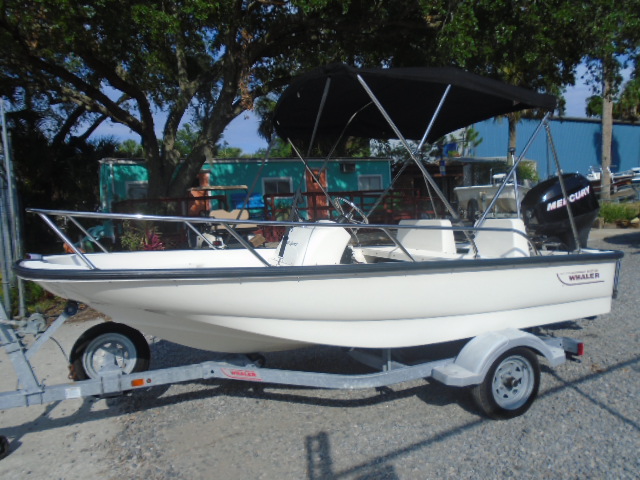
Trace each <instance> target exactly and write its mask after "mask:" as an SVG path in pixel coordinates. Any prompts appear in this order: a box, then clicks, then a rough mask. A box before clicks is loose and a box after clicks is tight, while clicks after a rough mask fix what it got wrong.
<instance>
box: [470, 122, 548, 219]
mask: <svg viewBox="0 0 640 480" xmlns="http://www.w3.org/2000/svg"><path fill="white" fill-rule="evenodd" d="M550 115H551V113H547V114H546V115H545V116H544V118H543V119H542V121H541V122H540V124H539V125H538V127H537V128H536V129H535V131H534V132H533V134H532V135H531V138H529V141H528V142H527V144H526V145H525V147H524V150H522V153H521V154H520V155H519V156H518V160H516V161H515V162H514V163H513V166H512V167H511V170H509V173H507V176H506V177H504V182H502V185H500V188H498V191H497V192H496V194H495V195H494V196H493V199H492V200H491V203H490V204H489V206H488V207H487V208H486V209H485V211H484V213H483V214H482V217H480V220H478V222H477V223H476V225H477V226H478V227H481V226H482V224H483V223H484V221H485V220H486V218H487V215H488V214H489V212H490V211H491V210H492V209H493V207H494V206H495V204H496V202H497V201H498V198H499V197H500V195H501V194H502V191H503V190H504V189H505V187H506V186H507V182H508V181H509V179H510V178H511V177H512V176H513V179H514V182H515V181H517V179H516V177H515V175H514V172H515V171H516V169H517V168H518V165H520V162H521V161H522V159H523V158H524V156H525V155H526V153H527V152H528V151H529V148H530V147H531V144H532V143H533V141H534V140H535V139H536V137H537V136H538V134H539V133H540V130H541V129H542V127H543V126H544V125H546V122H547V119H548V118H549V116H550ZM517 201H518V199H517V197H516V202H517Z"/></svg>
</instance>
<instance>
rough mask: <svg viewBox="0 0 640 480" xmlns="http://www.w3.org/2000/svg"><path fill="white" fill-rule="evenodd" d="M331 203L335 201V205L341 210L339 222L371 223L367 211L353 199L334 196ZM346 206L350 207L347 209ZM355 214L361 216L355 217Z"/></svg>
mask: <svg viewBox="0 0 640 480" xmlns="http://www.w3.org/2000/svg"><path fill="white" fill-rule="evenodd" d="M331 203H333V207H334V208H335V209H336V210H337V211H338V212H340V217H339V218H338V222H341V221H342V222H344V221H346V222H348V223H360V224H364V223H369V219H368V218H367V216H366V215H365V213H364V212H363V211H362V210H361V209H360V207H358V206H357V205H356V204H355V203H353V202H352V201H351V200H347V199H346V198H343V197H333V198H332V199H331ZM345 207H349V208H348V209H345ZM354 214H357V215H358V217H359V218H354Z"/></svg>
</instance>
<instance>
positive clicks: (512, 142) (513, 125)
mask: <svg viewBox="0 0 640 480" xmlns="http://www.w3.org/2000/svg"><path fill="white" fill-rule="evenodd" d="M507 119H508V120H509V148H508V149H507V152H511V151H513V152H515V151H516V143H517V137H518V134H517V126H518V119H517V118H516V115H515V114H513V113H510V114H508V115H507ZM512 149H513V150H512ZM513 162H514V158H513V157H512V156H511V155H509V154H507V165H508V166H510V167H511V166H512V165H513Z"/></svg>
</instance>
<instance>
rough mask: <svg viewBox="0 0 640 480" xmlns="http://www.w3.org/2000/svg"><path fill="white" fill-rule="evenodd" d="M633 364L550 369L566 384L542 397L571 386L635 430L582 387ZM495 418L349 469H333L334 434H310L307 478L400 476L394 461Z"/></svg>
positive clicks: (384, 479) (637, 364)
mask: <svg viewBox="0 0 640 480" xmlns="http://www.w3.org/2000/svg"><path fill="white" fill-rule="evenodd" d="M629 367H631V368H633V369H638V368H640V357H636V358H635V359H632V360H628V361H626V362H622V363H619V364H616V365H613V366H612V367H610V368H608V369H607V370H605V371H603V372H596V373H594V374H591V375H585V376H584V377H582V378H580V379H578V380H574V381H570V382H567V381H564V380H563V379H562V378H561V377H560V376H559V375H557V374H556V373H554V372H553V371H552V370H550V369H547V371H549V372H550V374H551V375H553V376H554V377H555V378H556V379H557V380H559V381H560V382H562V383H563V385H560V386H558V387H555V388H552V389H550V390H547V391H546V392H545V393H543V394H542V395H540V396H539V397H538V398H544V397H547V396H551V395H554V394H556V393H558V392H559V391H561V390H563V389H565V388H571V389H573V390H574V391H575V392H577V393H578V394H579V395H581V396H583V397H584V398H586V399H587V400H589V401H590V402H591V403H592V404H594V405H595V406H596V407H597V408H599V409H602V410H604V411H605V412H606V413H608V414H610V415H612V416H614V417H616V418H618V419H619V420H620V421H622V422H624V423H626V424H627V425H629V426H631V427H632V428H634V429H635V430H638V431H640V424H638V422H637V421H636V420H635V419H631V418H628V417H625V416H624V415H623V414H622V413H620V412H619V411H617V410H616V409H614V408H612V407H610V406H609V405H607V404H605V403H603V402H601V401H599V400H597V399H596V398H594V397H593V396H592V395H589V394H588V393H587V392H586V391H584V390H583V389H582V388H581V385H583V384H585V383H587V382H589V381H592V380H596V379H598V378H601V377H604V376H606V375H608V374H611V373H613V372H615V371H618V370H621V369H625V368H629ZM491 421H494V420H488V419H484V418H478V419H477V420H473V421H470V422H467V423H466V424H464V425H459V426H457V427H456V428H453V429H450V430H448V431H444V432H438V433H437V434H436V435H433V436H430V437H428V438H425V439H423V440H421V441H419V442H415V443H413V444H410V445H407V446H405V447H403V448H399V449H397V450H394V451H391V452H389V453H386V454H385V455H381V456H378V457H376V458H374V459H373V460H371V461H369V462H366V463H362V464H360V465H355V466H352V467H350V468H349V469H347V470H343V471H335V470H334V468H333V465H334V462H333V460H332V453H331V444H330V436H329V434H327V433H326V432H320V433H319V434H317V435H313V436H309V437H307V439H306V442H305V443H306V445H305V447H306V452H307V478H308V480H339V479H341V478H345V479H351V478H358V479H367V480H395V479H397V478H399V477H398V475H397V474H396V472H395V468H394V466H393V462H395V461H399V460H400V459H401V458H402V457H403V456H406V455H409V454H411V453H413V452H415V451H419V450H423V449H426V448H428V447H429V446H431V445H435V444H438V443H441V442H444V441H446V440H448V439H450V438H455V437H458V436H461V435H463V434H464V433H465V432H467V431H469V430H473V429H474V428H477V427H479V426H480V425H482V424H483V423H485V422H491Z"/></svg>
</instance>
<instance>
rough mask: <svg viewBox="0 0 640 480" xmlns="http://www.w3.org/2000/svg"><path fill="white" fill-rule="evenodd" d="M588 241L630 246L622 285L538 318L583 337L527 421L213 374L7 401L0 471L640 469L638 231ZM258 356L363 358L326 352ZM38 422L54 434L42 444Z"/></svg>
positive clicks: (345, 475)
mask: <svg viewBox="0 0 640 480" xmlns="http://www.w3.org/2000/svg"><path fill="white" fill-rule="evenodd" d="M590 244H591V245H594V246H598V247H605V248H616V249H620V250H623V251H624V252H625V258H624V260H623V266H622V273H621V281H620V293H619V297H618V299H617V300H616V301H614V306H613V311H612V313H611V314H609V315H606V316H602V317H598V318H596V319H594V320H581V321H580V322H575V323H574V322H569V323H565V324H563V325H560V326H556V327H554V328H553V329H548V330H549V331H550V332H551V333H553V334H556V335H566V336H573V337H576V338H579V339H582V340H584V341H585V344H586V355H585V356H584V357H583V358H582V360H581V361H580V362H568V363H566V364H565V365H563V366H560V367H558V368H556V369H553V370H552V369H549V368H547V367H543V375H542V386H541V390H540V395H539V398H538V399H537V400H536V402H534V404H533V406H532V408H531V410H529V412H527V413H526V414H525V415H524V416H522V417H518V418H515V419H512V420H509V421H492V420H487V419H485V418H484V417H482V416H480V415H479V414H478V412H477V410H476V408H475V406H474V404H473V403H472V402H471V400H470V399H469V398H468V396H467V395H466V394H465V391H463V390H459V389H454V388H448V387H444V386H442V385H439V384H438V383H435V382H434V383H430V382H428V381H424V380H418V381H414V382H409V383H404V384H401V385H396V386H393V387H391V388H384V389H378V390H374V389H370V390H358V391H333V390H318V389H302V388H290V387H286V388H285V387H277V386H269V385H256V384H249V383H243V382H220V381H217V380H207V381H199V382H193V383H187V384H176V385H172V386H165V387H156V388H152V389H150V390H147V391H138V392H135V394H133V395H132V396H130V397H123V398H117V399H111V400H110V401H109V402H108V403H107V402H106V401H105V400H100V401H93V400H91V401H89V400H86V401H85V402H84V403H81V404H79V405H75V404H72V405H71V406H70V407H66V408H69V409H71V410H72V411H73V414H72V415H71V417H73V416H74V415H75V418H76V419H75V420H74V419H73V418H72V419H71V420H55V419H51V418H50V417H51V416H52V413H55V412H57V411H59V410H60V409H61V408H63V407H64V406H66V405H68V403H67V402H65V403H62V404H59V405H58V404H56V405H55V406H54V407H49V408H48V409H47V408H46V407H43V410H42V411H41V413H38V416H37V418H35V419H34V420H30V421H24V422H23V423H20V421H16V420H15V419H14V418H12V417H10V416H9V415H10V414H11V412H13V411H14V410H10V411H6V412H0V433H2V434H4V435H7V436H9V439H10V440H11V441H12V453H11V455H9V457H7V458H6V459H4V460H2V461H0V477H2V478H65V479H71V478H85V477H86V476H91V474H93V475H97V478H107V479H120V478H145V479H148V480H152V479H165V478H178V479H212V478H216V479H227V478H229V479H231V478H233V479H236V478H242V479H261V478H264V479H272V478H282V479H309V480H319V479H323V480H329V479H348V480H356V479H357V480H364V479H370V480H374V479H375V480H382V479H388V480H393V479H416V478H420V479H427V478H433V479H439V478H454V477H455V478H478V479H486V478H513V477H518V478H549V479H573V478H576V479H577V478H607V479H610V478H620V479H622V478H640V453H639V452H640V402H639V399H640V375H639V373H640V360H639V352H640V329H639V325H638V316H639V315H640V314H639V313H638V301H637V296H638V292H639V290H638V285H640V278H639V277H640V255H639V254H640V232H636V231H628V230H604V231H594V232H593V233H592V239H591V241H590ZM152 356H153V358H154V359H155V360H154V363H153V364H152V368H160V367H164V366H169V365H177V364H184V363H190V362H200V361H204V360H207V359H210V356H211V354H210V353H208V352H202V351H198V350H192V349H187V348H184V347H180V346H176V345H173V344H170V343H168V342H165V341H156V342H154V343H152ZM267 362H268V365H269V366H273V367H279V366H283V367H285V366H286V367H288V368H301V369H303V368H308V369H313V368H323V369H326V370H332V369H333V368H335V367H336V365H340V366H341V367H342V366H345V365H346V367H347V368H349V369H350V371H353V372H356V371H359V370H360V369H361V367H359V366H358V365H357V364H351V363H349V362H347V363H346V364H345V363H344V360H343V357H342V356H340V355H339V354H337V353H336V352H334V351H333V350H330V349H321V348H318V349H308V350H303V351H298V352H289V353H278V354H270V355H268V356H267ZM543 365H544V362H543ZM33 408H39V407H31V408H30V409H16V410H15V411H31V409H33ZM83 409H84V410H86V411H87V413H88V414H89V416H87V417H85V416H82V415H81V412H82V411H83ZM39 412H40V411H39ZM67 415H69V414H67ZM59 416H63V417H64V415H60V414H59ZM92 416H93V417H92ZM65 418H67V419H68V416H67V417H65ZM80 418H82V422H81V421H80V420H79V419H80ZM87 419H90V420H91V421H87V422H85V421H84V420H87ZM7 425H9V428H7ZM43 425H44V426H43ZM5 429H7V430H5ZM34 429H35V430H36V432H37V433H38V434H39V435H40V436H41V435H44V434H47V435H51V436H52V435H58V437H59V438H62V439H63V440H64V441H61V442H57V443H55V442H50V449H51V451H47V452H46V454H44V453H42V451H39V452H38V451H37V449H35V448H34V447H33V445H32V443H33V442H35V441H36V440H35V439H32V435H30V434H28V432H29V431H33V430H34ZM90 433H91V434H93V435H94V436H93V437H90V436H89V435H90ZM34 438H35V436H34ZM16 439H17V440H16ZM69 449H71V452H69ZM13 450H15V451H13ZM69 453H71V455H69ZM69 457H72V458H73V461H71V460H69V459H68V458H69ZM65 458H66V459H65ZM5 462H13V463H5ZM29 462H31V463H29ZM42 462H49V464H50V465H53V464H55V467H53V466H51V467H49V468H50V469H51V468H55V469H56V470H55V475H47V476H46V477H40V476H38V475H40V472H46V468H45V469H44V470H43V469H42V468H40V464H41V463H42ZM70 462H71V463H70ZM25 465H27V466H29V465H30V466H31V467H30V468H31V474H30V475H29V476H28V477H27V475H26V473H27V469H28V467H25ZM10 473H12V474H13V475H12V476H11V477H9V476H8V474H10ZM18 473H22V475H19V474H18ZM49 473H51V471H50V472H49Z"/></svg>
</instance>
